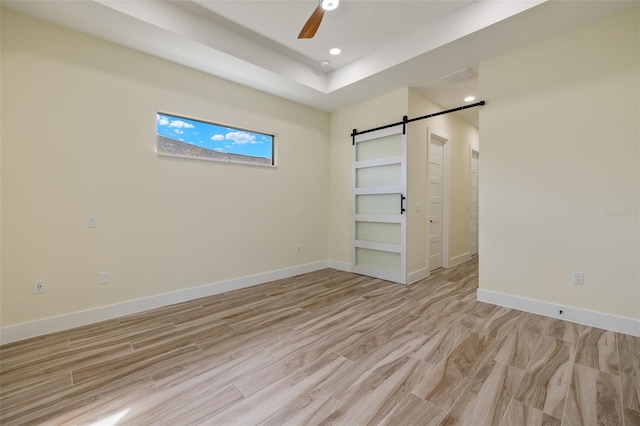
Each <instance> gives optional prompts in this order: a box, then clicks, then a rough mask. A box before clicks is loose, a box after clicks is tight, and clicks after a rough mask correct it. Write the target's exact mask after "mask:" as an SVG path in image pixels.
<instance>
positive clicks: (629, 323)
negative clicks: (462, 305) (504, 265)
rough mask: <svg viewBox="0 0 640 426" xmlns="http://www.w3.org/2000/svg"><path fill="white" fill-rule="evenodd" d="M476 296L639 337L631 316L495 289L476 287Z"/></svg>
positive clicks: (638, 323) (639, 327)
mask: <svg viewBox="0 0 640 426" xmlns="http://www.w3.org/2000/svg"><path fill="white" fill-rule="evenodd" d="M477 298H478V301H480V302H486V303H491V304H492V305H498V306H504V307H506V308H512V309H518V310H520V311H525V312H531V313H534V314H539V315H544V316H547V317H551V318H558V319H562V320H565V321H570V322H575V323H577V324H582V325H588V326H590V327H597V328H603V329H605V330H611V331H617V332H619V333H624V334H630V335H632V336H639V337H640V320H635V319H632V318H625V317H619V316H616V315H611V314H605V313H602V312H595V311H589V310H586V309H581V308H576V307H573V306H566V305H558V304H555V303H549V302H543V301H541V300H535V299H528V298H525V297H519V296H513V295H511V294H505V293H499V292H497V291H490V290H483V289H481V288H479V289H478V292H477ZM560 311H562V314H560Z"/></svg>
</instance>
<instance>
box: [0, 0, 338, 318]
mask: <svg viewBox="0 0 640 426" xmlns="http://www.w3.org/2000/svg"><path fill="white" fill-rule="evenodd" d="M1 40H2V53H1V54H2V81H1V83H2V123H1V124H2V163H1V167H2V187H1V194H2V210H1V215H2V216H1V217H2V231H3V232H2V236H1V238H2V241H1V243H2V272H1V278H2V288H1V295H2V301H1V309H2V313H1V324H2V326H3V327H6V326H10V325H14V324H19V323H25V322H29V321H34V320H39V319H43V318H48V317H52V316H56V315H64V314H68V313H73V312H78V311H82V310H88V309H94V308H97V307H100V306H105V305H111V304H117V303H121V302H126V301H131V300H135V299H140V298H148V297H150V296H153V295H158V294H162V293H166V292H175V291H180V290H184V289H189V288H192V287H195V286H199V285H203V284H210V283H217V282H221V281H224V280H228V279H232V278H238V277H244V276H249V275H255V274H261V273H265V272H269V271H274V270H281V269H283V268H291V267H295V266H297V265H304V264H309V263H313V262H318V261H326V259H327V253H328V248H327V237H326V235H327V229H328V219H327V205H328V201H329V197H328V181H327V176H328V174H329V167H328V166H329V143H328V141H329V114H327V113H324V112H320V111H317V110H314V109H311V108H307V107H305V106H302V105H299V104H295V103H293V102H289V101H285V100H282V99H280V98H276V97H274V96H270V95H267V94H264V93H260V92H257V91H255V90H251V89H248V88H245V87H242V86H239V85H236V84H232V83H229V82H226V81H223V80H220V79H217V78H214V77H211V76H209V75H205V74H203V73H199V72H196V71H193V70H190V69H187V68H185V67H182V66H179V65H176V64H172V63H169V62H166V61H163V60H160V59H157V58H154V57H151V56H148V55H145V54H141V53H139V52H136V51H133V50H129V49H126V48H123V47H120V46H117V45H114V44H111V43H108V42H105V41H101V40H98V39H95V38H92V37H89V36H86V35H83V34H80V33H77V32H74V31H71V30H68V29H63V28H61V27H58V26H55V25H52V24H48V23H44V22H42V21H38V20H35V19H32V18H28V17H26V16H24V15H20V14H17V13H15V12H12V11H8V10H3V12H2V39H1ZM157 110H162V111H166V112H173V113H178V114H185V115H188V116H193V117H199V118H203V119H210V120H213V121H218V122H222V123H227V124H230V125H235V126H238V127H244V128H252V129H256V130H263V131H268V132H274V133H275V134H276V135H277V141H278V144H279V161H278V163H279V167H278V168H274V169H270V168H262V167H251V166H241V165H229V164H222V163H212V162H206V161H197V160H181V159H174V158H167V157H159V156H158V155H157V154H156V153H155V119H156V111H157ZM296 209H300V210H301V212H302V220H301V221H299V222H298V221H296V219H295V211H296ZM89 215H97V216H98V220H99V228H97V229H89V228H87V218H88V216H89ZM298 242H299V243H301V244H302V252H301V253H299V254H298V253H296V250H295V245H296V243H298ZM99 271H108V272H109V274H110V279H111V282H110V283H109V284H107V285H98V272H99ZM35 279H44V280H46V286H47V288H46V293H45V294H39V295H34V294H33V293H32V281H33V280H35Z"/></svg>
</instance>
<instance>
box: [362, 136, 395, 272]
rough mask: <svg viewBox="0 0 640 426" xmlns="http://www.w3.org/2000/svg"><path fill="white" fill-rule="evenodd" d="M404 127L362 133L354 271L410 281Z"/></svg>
mask: <svg viewBox="0 0 640 426" xmlns="http://www.w3.org/2000/svg"><path fill="white" fill-rule="evenodd" d="M406 158H407V138H406V134H403V126H402V125H399V126H394V127H391V128H388V129H383V130H378V131H375V132H370V133H365V134H362V135H357V136H356V137H355V139H354V155H353V212H354V214H353V223H354V228H353V231H354V233H353V252H352V256H351V267H352V270H353V272H356V273H358V274H363V275H368V276H371V277H375V278H380V279H384V280H387V281H393V282H397V283H400V284H406V283H407V271H406V263H407V262H406V234H407V222H406V214H405V211H404V208H405V207H404V199H405V195H406V188H407V162H406Z"/></svg>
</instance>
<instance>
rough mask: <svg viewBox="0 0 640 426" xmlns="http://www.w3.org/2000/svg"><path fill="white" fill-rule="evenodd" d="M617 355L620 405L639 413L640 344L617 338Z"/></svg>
mask: <svg viewBox="0 0 640 426" xmlns="http://www.w3.org/2000/svg"><path fill="white" fill-rule="evenodd" d="M618 336H620V334H618ZM618 353H619V355H620V381H621V383H622V404H623V406H624V407H627V408H630V409H632V410H635V411H640V343H636V342H635V341H634V340H632V339H627V338H619V339H618Z"/></svg>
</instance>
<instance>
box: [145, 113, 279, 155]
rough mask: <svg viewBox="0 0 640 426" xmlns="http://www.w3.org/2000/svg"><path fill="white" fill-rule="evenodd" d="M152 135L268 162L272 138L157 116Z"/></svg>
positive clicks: (197, 122) (195, 121)
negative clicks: (260, 158)
mask: <svg viewBox="0 0 640 426" xmlns="http://www.w3.org/2000/svg"><path fill="white" fill-rule="evenodd" d="M156 132H157V134H158V135H160V136H164V137H167V138H171V139H175V140H179V141H181V142H185V143H188V144H191V145H195V146H199V147H201V148H206V149H210V150H213V151H218V152H227V153H232V154H241V155H250V156H253V157H263V158H269V159H271V158H272V156H273V153H272V151H273V143H272V142H273V136H270V135H264V134H261V133H255V132H250V131H247V130H240V129H234V128H231V127H225V126H218V125H216V124H211V123H204V122H202V121H197V120H189V119H187V118H183V117H176V116H173V115H168V114H162V113H158V114H157V117H156Z"/></svg>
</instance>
